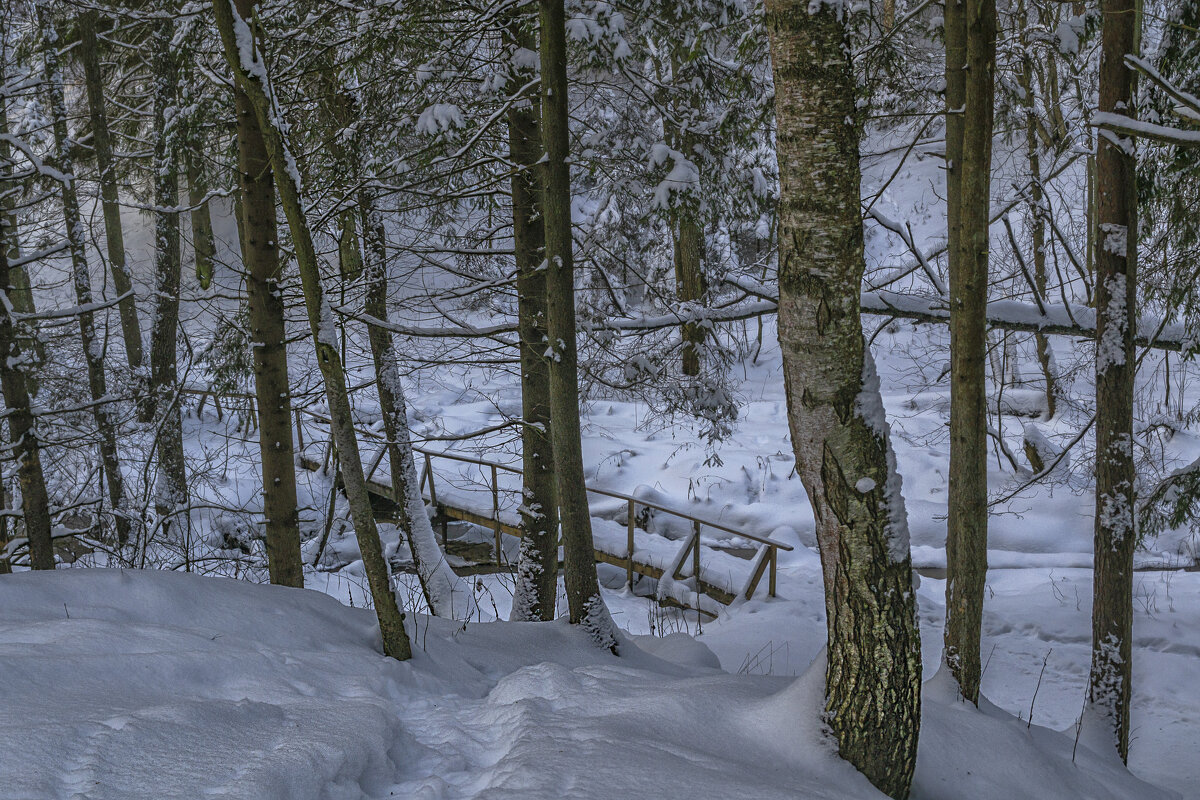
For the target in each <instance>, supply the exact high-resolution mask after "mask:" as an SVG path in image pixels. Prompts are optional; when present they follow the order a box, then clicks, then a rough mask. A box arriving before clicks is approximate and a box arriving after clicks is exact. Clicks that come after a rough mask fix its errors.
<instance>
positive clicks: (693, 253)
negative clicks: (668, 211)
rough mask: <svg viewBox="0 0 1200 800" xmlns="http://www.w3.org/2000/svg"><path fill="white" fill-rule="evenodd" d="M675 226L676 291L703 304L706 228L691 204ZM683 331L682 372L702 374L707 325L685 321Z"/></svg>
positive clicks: (683, 299) (684, 299)
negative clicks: (702, 349)
mask: <svg viewBox="0 0 1200 800" xmlns="http://www.w3.org/2000/svg"><path fill="white" fill-rule="evenodd" d="M674 227H675V231H674V233H675V287H676V288H675V291H676V294H677V295H678V297H679V300H680V301H681V302H684V303H693V304H696V305H700V304H702V303H703V301H704V295H705V292H706V291H707V287H706V286H705V281H704V229H703V228H701V227H700V223H699V222H697V221H696V215H695V212H694V210H693V209H690V208H682V209H679V210H678V211H677V214H676V222H675V226H674ZM680 332H681V334H682V336H683V362H682V368H683V374H684V375H688V376H696V375H699V374H700V351H701V348H702V347H703V345H704V334H705V328H704V326H703V325H702V324H700V323H698V322H685V323H683V325H682V326H681V329H680Z"/></svg>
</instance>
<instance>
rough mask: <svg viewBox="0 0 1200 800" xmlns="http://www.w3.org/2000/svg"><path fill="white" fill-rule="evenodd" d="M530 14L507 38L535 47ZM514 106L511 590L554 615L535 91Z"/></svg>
mask: <svg viewBox="0 0 1200 800" xmlns="http://www.w3.org/2000/svg"><path fill="white" fill-rule="evenodd" d="M533 25H534V20H533V19H532V16H531V15H530V16H524V15H523V16H517V17H515V18H514V19H513V20H512V21H511V22H510V23H509V24H508V26H507V27H506V28H505V29H504V35H505V37H506V41H505V44H506V45H507V46H508V47H510V48H512V49H514V50H516V49H522V50H527V51H530V52H533V51H536V50H537V37H536V35H535V34H534V30H533ZM536 78H537V71H536V70H535V69H533V68H532V65H530V67H529V68H526V69H518V68H514V75H513V80H511V81H510V82H509V94H510V95H514V94H515V93H516V92H518V91H520V90H521V89H522V87H524V86H526V85H528V84H529V83H530V82H531V81H533V80H535V79H536ZM526 94H527V95H528V97H529V100H528V102H527V103H525V102H521V103H514V104H513V105H512V107H511V108H510V109H509V111H508V157H509V160H510V161H512V163H513V164H514V165H515V167H516V169H515V170H514V172H513V176H512V183H511V186H512V189H511V191H512V213H513V250H514V251H515V261H516V268H517V327H518V329H519V331H518V332H519V335H520V337H521V416H522V418H523V419H522V425H521V451H522V467H523V472H524V475H523V477H522V486H521V493H522V502H521V554H520V558H519V560H518V561H517V580H516V587H515V589H514V592H513V606H512V619H514V620H521V621H526V622H533V621H536V620H542V621H549V620H552V619H554V613H555V604H556V601H557V599H558V492H557V488H556V486H555V482H554V445H553V442H552V441H551V420H550V362H549V360H547V358H546V343H547V342H548V341H549V339H548V337H547V334H546V271H545V269H544V268H543V265H544V264H545V252H546V251H545V243H546V238H545V237H546V231H545V227H544V226H543V220H542V209H541V199H540V198H541V191H542V187H541V182H540V181H539V180H538V176H539V174H540V172H539V169H538V167H537V166H536V165H537V162H538V159H540V158H541V156H542V136H541V130H540V129H539V127H538V117H539V115H540V114H541V103H540V102H539V99H538V95H537V93H536V91H532V92H526Z"/></svg>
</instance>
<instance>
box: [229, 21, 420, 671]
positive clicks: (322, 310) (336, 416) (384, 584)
mask: <svg viewBox="0 0 1200 800" xmlns="http://www.w3.org/2000/svg"><path fill="white" fill-rule="evenodd" d="M235 2H236V3H237V5H236V7H235V6H234V5H232V4H231V2H230V0H213V11H214V13H215V16H216V19H217V28H218V30H219V31H220V34H221V40H222V43H223V45H224V49H225V59H226V61H228V62H229V66H230V69H231V70H233V73H234V77H235V80H236V81H237V82H238V85H239V86H241V88H242V90H243V91H244V92H245V93H246V97H247V98H248V99H249V101H250V105H251V107H252V108H253V109H254V116H255V119H256V120H257V122H258V127H259V130H260V131H261V133H262V137H263V142H264V143H265V144H266V146H267V153H268V154H269V156H270V159H271V167H272V169H273V171H274V174H275V187H276V189H277V190H278V192H279V197H280V200H281V202H282V204H283V209H284V214H285V215H286V216H287V220H288V227H289V228H290V229H291V233H292V243H293V246H294V247H295V251H296V263H297V266H298V267H299V269H300V279H301V282H302V283H303V285H304V304H305V307H306V309H307V311H308V321H309V326H310V328H311V329H312V336H313V343H314V346H315V348H316V355H317V363H318V365H319V366H320V368H321V376H322V378H323V379H324V383H325V396H326V399H327V401H328V403H329V416H330V419H331V427H332V433H333V439H334V442H335V443H336V445H337V449H338V453H339V456H340V458H341V465H342V480H343V485H344V486H345V490H346V498H347V500H348V501H349V504H350V514H351V517H352V518H353V521H354V533H355V537H356V538H357V540H358V547H359V552H360V554H361V555H362V561H363V568H364V570H365V572H366V573H367V582H368V584H369V585H370V589H371V599H372V601H373V603H374V606H375V615H376V618H377V619H378V620H379V629H380V633H381V635H382V638H383V652H384V654H385V655H388V656H391V657H393V658H396V659H400V660H405V659H408V658H411V657H412V647H411V645H410V643H409V638H408V633H407V632H406V631H405V630H404V617H403V615H401V613H400V609H399V607H398V606H397V605H396V596H395V594H393V593H392V588H391V578H390V576H389V575H388V566H387V561H386V560H385V559H384V557H383V547H382V545H381V544H380V541H379V531H378V529H377V527H376V525H375V516H374V513H373V511H372V508H371V498H370V495H369V494H368V492H367V481H366V476H364V475H363V469H362V457H361V455H360V453H359V449H358V436H357V434H356V432H355V430H354V420H353V418H352V416H351V410H350V397H349V393H348V392H347V390H346V375H345V371H344V369H343V367H342V360H341V356H340V355H339V353H338V341H337V326H336V325H335V324H334V321H333V311H332V309H331V308H330V307H329V301H328V299H327V298H326V297H325V292H324V287H322V285H321V272H320V263H319V262H318V260H317V254H316V249H315V248H314V247H313V241H312V234H311V232H310V230H309V227H308V221H307V219H306V218H305V215H304V206H303V201H302V200H301V189H300V174H299V170H298V169H297V167H296V159H295V157H294V155H293V153H292V150H291V147H290V145H289V143H288V140H287V128H286V123H285V121H284V120H283V117H282V113H281V112H280V110H279V107H278V105H277V104H276V102H275V98H274V95H273V94H272V89H271V85H270V80H269V78H268V76H267V71H266V65H265V62H264V61H263V59H262V55H261V53H260V52H259V49H258V45H257V37H256V35H255V33H254V32H253V31H252V30H251V28H250V25H249V24H248V23H247V21H246V18H247V17H249V16H250V15H251V13H252V11H253V2H252V0H235Z"/></svg>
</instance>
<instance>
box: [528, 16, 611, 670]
mask: <svg viewBox="0 0 1200 800" xmlns="http://www.w3.org/2000/svg"><path fill="white" fill-rule="evenodd" d="M538 9H539V12H540V25H539V30H540V45H541V46H540V48H539V49H540V51H541V67H542V82H541V92H542V97H541V103H542V136H543V142H544V144H545V146H546V158H545V162H544V167H543V184H542V192H543V195H542V208H543V214H544V220H545V222H544V225H545V231H546V264H547V276H546V311H547V313H546V327H547V331H548V333H549V339H550V342H549V348H548V351H549V353H550V418H551V420H553V424H552V426H551V431H552V434H551V437H552V439H551V440H552V442H553V446H554V469H555V473H556V480H557V484H556V485H557V487H558V507H559V517H560V520H561V525H562V541H563V581H564V583H565V584H566V588H567V604H568V606H569V608H570V618H571V622H572V623H576V624H579V625H582V626H583V628H584V629H585V630H586V631H587V633H588V635H589V636H590V637H591V638H592V640H593V641H594V642H595V643H596V645H597V646H599V647H605V648H608V649H611V650H612V651H613V652H616V650H617V632H616V627H615V626H614V625H613V621H612V617H610V616H609V613H608V608H607V607H605V605H604V599H603V598H602V597H601V596H600V584H599V581H598V580H597V579H596V556H595V550H594V548H593V545H592V519H591V514H590V512H589V511H588V499H587V488H586V485H585V484H584V476H583V448H582V445H581V442H580V435H581V432H580V425H579V377H578V365H577V353H576V341H575V264H574V259H573V254H572V243H571V167H570V163H569V161H568V157H569V153H570V143H569V130H568V112H569V108H568V97H567V36H566V27H565V19H564V17H565V15H564V9H563V0H538Z"/></svg>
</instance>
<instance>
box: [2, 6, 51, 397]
mask: <svg viewBox="0 0 1200 800" xmlns="http://www.w3.org/2000/svg"><path fill="white" fill-rule="evenodd" d="M6 37H7V31H5V29H4V23H3V22H0V83H3V82H4V80H5V79H6V75H5V71H4V67H5V65H6V64H7V63H8V52H7V44H8V40H7V38H6ZM8 132H9V131H8V98H7V97H3V96H0V134H5V133H8ZM0 163H3V164H12V151H11V149H10V148H9V144H8V142H7V141H5V140H2V139H0ZM19 191H20V190H19V187H18V185H17V184H16V183H13V184H12V185H11V186H8V187H6V189H5V190H4V191H2V192H0V217H2V218H3V219H2V220H0V223H2V224H4V225H5V226H6V227H7V229H8V230H7V233H6V234H5V241H6V244H5V245H4V247H5V248H6V250H5V255H6V256H7V257H8V261H9V270H8V274H9V277H8V282H7V283H6V284H5V291H7V292H8V298H9V302H10V303H12V310H13V311H15V312H17V313H18V314H35V313H37V305H36V304H35V303H34V299H33V286H32V284H31V283H30V281H29V272H28V271H27V270H26V269H25V266H24V265H21V266H16V267H14V266H12V263H13V262H14V261H16V260H17V259H19V258H20V257H21V242H20V235H19V233H18V231H19V229H18V227H17V197H18V195H19ZM22 329H23V330H22ZM13 335H14V336H16V337H17V343H18V345H19V347H20V349H21V352H22V353H23V355H24V357H25V358H26V359H29V361H30V364H29V366H31V367H32V366H34V365H37V364H41V363H43V362H44V361H45V360H46V352H45V351H46V348H45V344H44V343H43V342H42V341H41V339H39V338H38V335H37V323H36V322H30V323H28V325H27V326H24V325H18V326H17V328H16V330H15V331H14V332H13ZM34 373H36V370H32V369H27V370H26V371H25V388H26V391H27V392H28V393H29V394H30V395H31V396H34V397H36V396H37V392H38V380H37V376H36V374H34Z"/></svg>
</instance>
